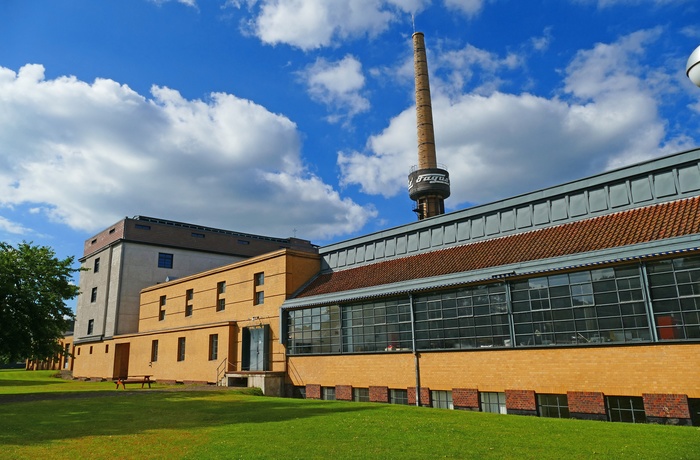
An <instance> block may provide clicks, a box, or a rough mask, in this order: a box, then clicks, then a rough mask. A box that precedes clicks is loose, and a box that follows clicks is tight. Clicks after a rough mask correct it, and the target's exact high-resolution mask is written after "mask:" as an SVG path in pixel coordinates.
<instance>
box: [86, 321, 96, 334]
mask: <svg viewBox="0 0 700 460" xmlns="http://www.w3.org/2000/svg"><path fill="white" fill-rule="evenodd" d="M94 329H95V320H94V319H90V320H88V328H87V335H92V333H93V332H94Z"/></svg>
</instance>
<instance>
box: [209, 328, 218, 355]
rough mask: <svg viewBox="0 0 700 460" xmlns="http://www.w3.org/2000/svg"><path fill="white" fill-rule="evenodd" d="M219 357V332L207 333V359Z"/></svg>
mask: <svg viewBox="0 0 700 460" xmlns="http://www.w3.org/2000/svg"><path fill="white" fill-rule="evenodd" d="M218 358H219V334H210V335H209V361H213V360H215V359H218Z"/></svg>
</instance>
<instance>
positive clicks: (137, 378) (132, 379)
mask: <svg viewBox="0 0 700 460" xmlns="http://www.w3.org/2000/svg"><path fill="white" fill-rule="evenodd" d="M152 382H153V381H152V380H151V376H150V375H132V376H129V377H119V378H117V380H116V382H115V383H116V384H117V390H118V389H119V385H121V386H122V388H123V389H125V390H126V384H127V383H140V384H141V388H143V386H144V385H146V384H148V388H151V383H152Z"/></svg>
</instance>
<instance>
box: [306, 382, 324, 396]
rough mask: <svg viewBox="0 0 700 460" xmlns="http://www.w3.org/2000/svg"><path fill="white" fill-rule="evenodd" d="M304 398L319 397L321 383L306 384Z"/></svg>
mask: <svg viewBox="0 0 700 460" xmlns="http://www.w3.org/2000/svg"><path fill="white" fill-rule="evenodd" d="M306 399H321V385H317V384H315V383H309V384H307V385H306Z"/></svg>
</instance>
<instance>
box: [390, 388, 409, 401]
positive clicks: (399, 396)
mask: <svg viewBox="0 0 700 460" xmlns="http://www.w3.org/2000/svg"><path fill="white" fill-rule="evenodd" d="M389 402H390V403H391V404H408V390H393V389H392V390H389Z"/></svg>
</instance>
